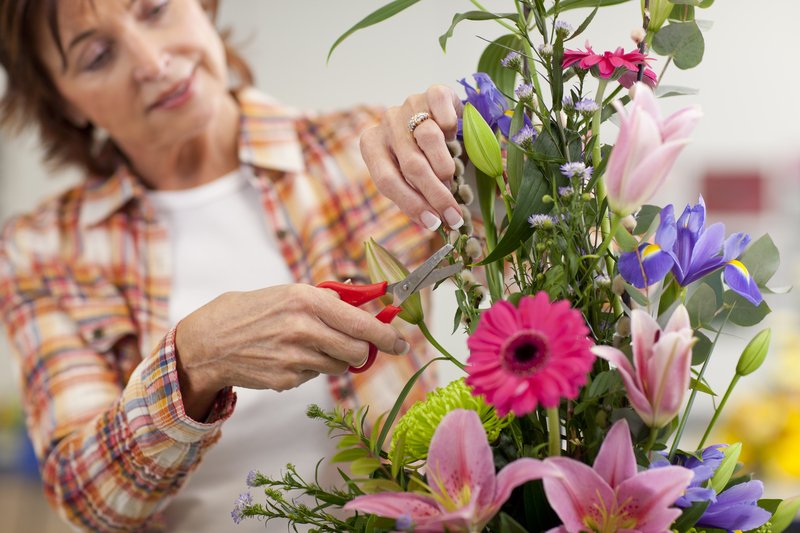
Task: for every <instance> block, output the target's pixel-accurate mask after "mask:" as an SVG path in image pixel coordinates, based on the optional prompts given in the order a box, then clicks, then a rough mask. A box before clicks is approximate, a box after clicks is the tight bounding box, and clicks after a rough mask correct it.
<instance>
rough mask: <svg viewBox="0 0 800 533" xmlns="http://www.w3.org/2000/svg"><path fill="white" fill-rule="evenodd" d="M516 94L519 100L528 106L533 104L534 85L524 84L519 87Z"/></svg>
mask: <svg viewBox="0 0 800 533" xmlns="http://www.w3.org/2000/svg"><path fill="white" fill-rule="evenodd" d="M514 94H516V95H517V98H518V99H519V100H520V101H522V102H525V103H526V104H530V103H533V94H534V91H533V85H530V84H524V83H523V84H522V85H520V86H519V87H517V90H516V91H514Z"/></svg>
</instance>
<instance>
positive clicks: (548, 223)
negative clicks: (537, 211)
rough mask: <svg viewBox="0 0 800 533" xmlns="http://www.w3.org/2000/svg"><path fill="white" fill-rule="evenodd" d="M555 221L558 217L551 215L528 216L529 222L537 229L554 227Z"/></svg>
mask: <svg viewBox="0 0 800 533" xmlns="http://www.w3.org/2000/svg"><path fill="white" fill-rule="evenodd" d="M555 223H556V219H554V218H553V217H551V216H550V215H531V216H529V217H528V224H530V225H531V227H532V228H536V229H548V228H552V227H553V225H554V224H555Z"/></svg>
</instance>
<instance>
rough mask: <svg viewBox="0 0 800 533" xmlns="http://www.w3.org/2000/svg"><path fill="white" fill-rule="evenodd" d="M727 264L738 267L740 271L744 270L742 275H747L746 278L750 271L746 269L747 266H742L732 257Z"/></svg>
mask: <svg viewBox="0 0 800 533" xmlns="http://www.w3.org/2000/svg"><path fill="white" fill-rule="evenodd" d="M728 264H729V265H733V266H735V267H736V268H738V269H739V270H741V271H742V272H744V275H745V276H747V277H748V278H749V277H750V272H748V271H747V267H746V266H744V265H743V264H742V263H741V262H740V261H737V260H736V259H734V260H733V261H728Z"/></svg>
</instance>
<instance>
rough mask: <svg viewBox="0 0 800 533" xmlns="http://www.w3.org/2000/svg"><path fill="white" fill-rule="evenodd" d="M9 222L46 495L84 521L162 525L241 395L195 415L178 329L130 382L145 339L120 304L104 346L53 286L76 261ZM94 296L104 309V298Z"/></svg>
mask: <svg viewBox="0 0 800 533" xmlns="http://www.w3.org/2000/svg"><path fill="white" fill-rule="evenodd" d="M11 226H12V224H9V226H7V228H6V231H5V235H4V239H3V242H2V249H1V250H0V310H2V314H3V318H4V320H3V322H4V325H5V328H6V333H7V334H8V337H9V339H10V341H11V344H12V347H13V351H14V353H15V356H16V358H17V363H18V364H17V367H18V369H19V370H18V371H19V378H20V379H19V381H20V388H21V395H22V403H23V408H24V410H25V418H26V423H27V426H28V432H29V435H30V437H31V441H32V442H33V445H34V450H35V452H36V455H37V457H38V459H39V464H40V468H41V472H42V480H43V484H44V492H45V494H46V496H47V498H48V500H49V501H50V503H51V505H52V506H53V507H54V508H55V509H56V510H57V512H58V513H59V514H60V515H61V516H62V518H64V519H65V520H67V521H69V522H70V523H71V524H72V525H73V526H75V527H77V528H79V529H81V530H87V531H104V532H105V531H108V532H117V531H152V530H154V529H157V524H158V522H159V520H160V516H159V511H160V510H161V509H163V507H164V506H165V505H166V504H167V503H168V501H169V500H170V497H171V496H172V495H174V494H175V493H176V492H177V491H178V490H179V489H180V488H181V486H182V485H183V483H184V482H185V480H186V479H187V476H188V475H189V474H190V473H191V472H192V471H193V470H194V469H195V468H196V467H197V465H198V463H199V462H200V460H201V458H202V457H203V455H204V453H205V452H206V451H207V450H208V449H209V448H210V447H211V446H212V445H213V444H214V443H215V442H216V441H217V440H218V439H219V437H220V426H221V424H222V422H223V421H224V420H225V419H227V418H228V417H229V416H230V415H231V413H232V412H233V409H234V406H235V401H236V395H235V393H233V392H232V390H230V388H227V389H224V390H223V391H221V392H220V394H219V397H218V398H217V401H216V403H215V405H214V406H213V408H212V411H211V413H210V414H209V416H208V418H207V420H206V421H205V423H200V422H196V421H194V420H193V419H191V418H190V417H189V416H187V415H186V413H185V412H184V409H183V403H182V400H181V393H180V387H179V383H178V375H177V366H176V358H175V356H176V353H175V329H174V328H173V330H171V331H170V332H169V333H168V334H167V335H166V337H165V338H163V339H162V340H161V342H160V343H159V345H158V347H157V348H156V349H155V350H154V351H153V352H152V354H150V355H149V356H148V357H146V358H145V359H143V360H141V362H140V363H139V364H138V366H136V368H135V369H133V371H132V372H131V373H130V377H129V379H127V382H126V381H125V379H124V378H123V376H125V374H127V372H121V371H120V360H122V359H123V356H124V352H125V351H126V350H135V351H137V352H138V345H137V343H136V339H135V337H134V336H133V335H126V334H125V328H124V327H122V326H120V327H116V326H114V325H113V324H114V317H115V316H117V315H115V313H116V312H117V311H116V310H115V308H114V306H113V305H110V306H109V307H108V309H107V313H105V317H104V318H102V319H101V320H105V326H106V330H107V331H111V332H113V331H115V328H116V329H117V330H119V335H116V337H115V338H113V339H112V342H113V345H109V346H108V347H107V350H105V351H103V350H102V348H104V346H102V344H103V343H102V342H98V343H92V342H91V338H90V339H89V340H87V335H86V333H85V331H84V330H85V329H86V328H85V324H84V323H83V322H84V319H86V318H85V317H82V318H80V319H77V320H76V318H75V316H74V315H75V314H74V313H70V312H68V308H69V306H70V305H71V304H69V303H68V300H69V298H70V297H72V298H75V297H76V296H74V295H73V296H70V295H69V293H70V291H69V290H67V291H66V293H65V294H66V296H65V295H64V294H60V295H59V297H55V296H54V294H53V290H52V288H53V286H54V284H59V283H60V284H67V285H68V284H69V280H68V277H66V276H65V275H64V272H66V271H68V270H69V269H67V270H64V267H63V265H58V264H57V262H55V261H51V260H45V259H42V257H41V256H39V255H38V254H33V253H31V252H30V250H29V249H26V248H28V246H27V245H25V246H22V245H21V244H20V243H22V242H27V241H26V240H21V239H24V237H25V235H24V234H25V232H24V231H23V232H20V233H22V234H23V235H22V236H20V235H17V234H16V232H15V231H14V230H13V228H11ZM17 229H19V228H17ZM27 237H28V238H30V235H27ZM30 242H37V241H30ZM38 242H42V240H41V239H40V240H39V241H38ZM88 303H89V304H91V305H93V306H95V309H94V312H95V315H97V314H98V313H97V312H98V310H102V306H103V305H104V304H103V303H102V301H92V302H88ZM98 306H99V309H98ZM84 307H86V306H84ZM101 314H102V313H101ZM86 320H88V319H86ZM98 331H99V330H98ZM100 341H102V339H100Z"/></svg>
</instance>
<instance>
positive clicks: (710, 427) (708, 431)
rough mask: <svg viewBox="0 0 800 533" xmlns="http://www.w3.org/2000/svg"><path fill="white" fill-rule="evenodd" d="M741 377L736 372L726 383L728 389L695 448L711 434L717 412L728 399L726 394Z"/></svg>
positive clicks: (701, 445)
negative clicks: (727, 383)
mask: <svg viewBox="0 0 800 533" xmlns="http://www.w3.org/2000/svg"><path fill="white" fill-rule="evenodd" d="M740 377H742V375H741V374H739V373H738V372H737V373H736V374H734V375H733V379H732V380H731V384H730V385H728V390H726V391H725V396H723V397H722V401H721V402H719V407H717V410H716V411H714V416H713V418H711V422H709V423H708V427H707V428H706V432H705V433H704V434H703V438H702V439H701V440H700V444H699V445H698V446H697V449H698V450H699V449H701V448H702V447H703V444H705V443H706V439H707V438H708V436H709V434H711V430H712V429H713V428H714V424H716V423H717V418H719V414H720V413H721V412H722V409H723V407H725V402H727V401H728V396H730V395H731V393H732V392H733V388H734V387H735V386H736V384H737V383H738V382H739V378H740Z"/></svg>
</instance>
